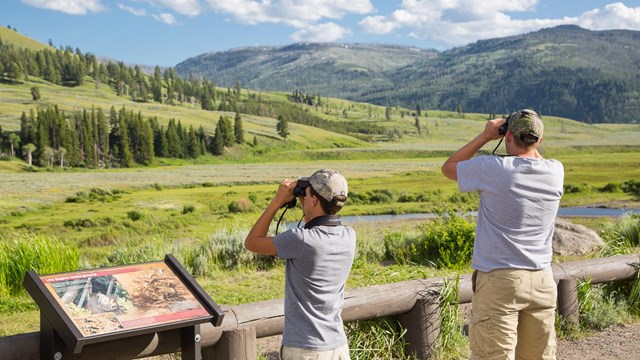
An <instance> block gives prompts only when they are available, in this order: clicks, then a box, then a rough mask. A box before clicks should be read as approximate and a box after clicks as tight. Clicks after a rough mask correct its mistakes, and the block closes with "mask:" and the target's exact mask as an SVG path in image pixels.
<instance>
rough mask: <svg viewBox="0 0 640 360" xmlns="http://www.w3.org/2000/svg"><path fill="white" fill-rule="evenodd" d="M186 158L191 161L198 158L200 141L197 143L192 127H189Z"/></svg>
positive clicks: (196, 136) (196, 135)
mask: <svg viewBox="0 0 640 360" xmlns="http://www.w3.org/2000/svg"><path fill="white" fill-rule="evenodd" d="M187 156H189V157H190V158H193V159H197V158H198V157H199V156H200V141H198V134H197V133H196V131H195V130H194V128H193V126H190V127H189V141H188V143H187Z"/></svg>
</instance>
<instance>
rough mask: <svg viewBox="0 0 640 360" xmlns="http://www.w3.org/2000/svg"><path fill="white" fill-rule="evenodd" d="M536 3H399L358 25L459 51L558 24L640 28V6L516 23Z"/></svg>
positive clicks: (464, 0)
mask: <svg viewBox="0 0 640 360" xmlns="http://www.w3.org/2000/svg"><path fill="white" fill-rule="evenodd" d="M537 5H538V0H485V1H476V0H403V1H402V4H401V5H400V8H399V9H397V10H395V11H393V12H391V13H390V14H389V15H386V16H381V15H376V16H368V17H366V18H364V19H363V20H361V21H360V22H359V23H358V25H359V26H360V28H361V29H362V30H364V31H366V32H369V33H372V34H389V33H392V32H394V31H399V30H400V29H406V30H407V33H408V35H409V36H411V37H414V38H417V39H427V40H430V41H433V42H435V43H437V44H439V45H441V46H443V47H450V46H458V45H464V44H468V43H470V42H473V41H476V40H480V39H488V38H494V37H503V36H510V35H516V34H521V33H524V32H529V31H535V30H539V29H541V28H545V27H551V26H557V25H562V24H575V25H579V26H582V27H584V28H587V29H593V30H604V29H616V28H625V29H640V7H637V8H629V7H627V6H625V5H624V4H623V3H614V4H609V5H607V6H605V7H604V9H602V10H600V9H594V10H591V11H588V12H585V13H583V14H581V15H578V16H576V17H563V18H558V19H517V18H512V17H511V16H510V15H509V14H510V13H513V12H531V11H534V10H535V9H536V6H537Z"/></svg>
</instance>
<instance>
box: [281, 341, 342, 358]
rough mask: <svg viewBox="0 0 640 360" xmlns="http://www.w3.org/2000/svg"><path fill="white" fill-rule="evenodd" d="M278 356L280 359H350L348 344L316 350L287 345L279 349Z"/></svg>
mask: <svg viewBox="0 0 640 360" xmlns="http://www.w3.org/2000/svg"><path fill="white" fill-rule="evenodd" d="M280 358H281V359H282V360H350V359H351V358H350V357H349V345H348V344H344V346H342V347H339V348H337V349H333V350H327V351H317V350H308V349H300V348H294V347H289V346H283V347H282V349H280Z"/></svg>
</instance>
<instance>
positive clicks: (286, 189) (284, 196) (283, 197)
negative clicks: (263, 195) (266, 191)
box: [271, 179, 298, 208]
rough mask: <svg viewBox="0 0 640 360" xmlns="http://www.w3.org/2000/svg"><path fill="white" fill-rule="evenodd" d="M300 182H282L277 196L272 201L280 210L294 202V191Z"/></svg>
mask: <svg viewBox="0 0 640 360" xmlns="http://www.w3.org/2000/svg"><path fill="white" fill-rule="evenodd" d="M297 183H298V180H291V179H284V180H282V181H281V182H280V186H279V187H278V191H277V192H276V196H274V197H273V200H271V201H272V202H273V203H274V204H275V205H278V208H280V207H282V206H283V205H284V204H286V203H288V202H289V201H291V200H293V189H294V188H295V187H296V184H297Z"/></svg>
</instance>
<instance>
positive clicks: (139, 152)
mask: <svg viewBox="0 0 640 360" xmlns="http://www.w3.org/2000/svg"><path fill="white" fill-rule="evenodd" d="M0 135H1V136H0V152H4V151H7V152H8V153H9V154H10V156H17V157H23V158H25V159H26V160H27V161H28V163H29V166H32V165H37V166H41V167H53V166H60V167H67V166H70V167H86V168H112V167H132V166H137V165H150V164H151V163H152V162H153V160H154V158H156V157H165V158H180V159H196V158H198V157H200V156H203V155H206V154H214V155H221V154H222V153H223V152H224V148H225V147H231V146H234V145H235V144H242V143H243V142H244V130H243V125H242V117H241V115H240V114H236V116H235V119H234V121H233V123H232V121H231V119H230V118H229V117H228V116H224V115H223V116H221V117H220V119H219V120H218V122H217V125H216V129H215V132H214V135H213V136H210V134H209V132H207V131H205V129H204V128H203V127H202V126H200V127H198V128H194V127H193V126H189V127H187V126H185V125H183V124H182V123H181V122H180V121H179V120H178V121H176V120H175V119H170V120H169V122H168V124H167V125H166V126H164V125H162V124H161V123H160V122H159V121H158V119H157V118H156V117H148V118H145V117H144V116H143V115H142V113H141V112H137V113H136V112H134V111H132V110H127V109H126V108H125V107H122V108H121V109H120V110H116V109H115V107H113V106H112V107H111V109H110V111H109V113H108V114H105V113H104V111H103V110H102V109H101V108H97V109H96V108H95V107H92V108H91V109H90V110H87V109H83V110H81V111H76V112H73V113H72V114H71V115H70V116H67V115H66V114H65V113H64V112H63V111H60V110H59V109H58V107H57V106H53V107H48V108H46V109H39V110H38V111H37V112H36V111H34V110H33V109H32V110H31V111H30V113H29V115H27V114H26V113H24V112H23V113H22V116H21V117H20V131H19V132H13V133H11V132H4V131H3V130H2V128H0Z"/></svg>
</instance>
